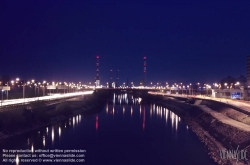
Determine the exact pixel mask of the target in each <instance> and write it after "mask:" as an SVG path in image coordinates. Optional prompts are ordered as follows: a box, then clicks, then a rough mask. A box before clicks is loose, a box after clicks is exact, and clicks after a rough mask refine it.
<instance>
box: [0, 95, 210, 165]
mask: <svg viewBox="0 0 250 165" xmlns="http://www.w3.org/2000/svg"><path fill="white" fill-rule="evenodd" d="M0 145H1V148H2V149H6V150H12V149H18V150H19V149H23V150H25V149H28V150H31V151H32V152H33V154H36V153H34V151H35V150H38V149H41V150H54V149H58V150H62V151H63V150H78V151H80V150H81V151H83V150H84V151H83V152H84V153H80V155H84V157H81V158H83V160H84V163H74V164H86V165H100V164H107V165H153V164H155V165H168V164H170V165H172V164H179V165H181V164H192V165H196V164H197V165H200V164H206V165H209V164H215V163H213V161H212V159H210V158H209V156H208V154H207V151H206V149H205V147H204V144H203V143H201V142H200V141H199V139H198V138H197V137H196V135H195V134H194V133H193V132H192V131H191V130H190V129H189V128H188V126H187V125H186V124H185V123H184V122H183V121H182V119H181V118H180V117H179V116H177V115H176V114H175V113H173V112H171V110H169V109H166V108H163V107H161V106H158V105H156V104H154V103H142V102H141V99H140V98H135V97H133V96H132V95H129V94H126V93H123V94H114V95H113V98H111V99H110V100H109V101H108V102H107V103H106V105H105V106H104V107H103V108H102V109H100V111H99V112H96V113H94V114H91V115H84V114H79V115H76V116H74V117H71V118H70V119H68V120H66V121H63V122H60V123H58V124H56V125H53V126H50V127H47V128H42V129H40V130H36V131H33V132H29V133H26V134H23V135H20V136H16V137H13V138H11V139H7V140H5V141H4V142H2V143H1V144H0ZM72 152H73V151H72ZM72 152H71V153H72ZM1 154H2V153H1ZM40 154H41V153H40ZM44 154H46V153H44ZM50 154H51V153H50ZM36 156H37V158H38V162H39V161H43V159H45V157H41V159H40V158H39V154H36ZM20 159H21V157H20V158H18V160H19V163H18V164H29V165H31V164H37V163H38V162H33V163H32V162H29V163H22V162H20ZM46 159H51V160H53V161H54V160H55V159H56V158H55V157H53V158H52V157H46ZM15 160H16V159H15ZM13 164H17V163H13ZM39 164H50V165H51V164H54V163H53V162H49V163H46V162H43V163H39ZM56 164H60V163H56ZM64 164H72V163H64Z"/></svg>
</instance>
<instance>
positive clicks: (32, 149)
mask: <svg viewBox="0 0 250 165" xmlns="http://www.w3.org/2000/svg"><path fill="white" fill-rule="evenodd" d="M31 152H34V146H33V144H32V145H31Z"/></svg>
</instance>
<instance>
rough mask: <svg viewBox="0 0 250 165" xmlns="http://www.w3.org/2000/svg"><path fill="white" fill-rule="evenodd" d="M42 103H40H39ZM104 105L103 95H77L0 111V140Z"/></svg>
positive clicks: (95, 109)
mask: <svg viewBox="0 0 250 165" xmlns="http://www.w3.org/2000/svg"><path fill="white" fill-rule="evenodd" d="M39 104H40V103H39ZM103 105H104V100H103V95H100V94H92V95H89V96H84V99H83V98H81V97H75V99H69V100H65V101H64V102H61V103H56V104H53V105H50V104H49V102H46V104H45V103H43V104H40V105H39V106H38V105H36V106H34V107H35V108H34V107H32V108H29V109H27V108H26V107H27V106H22V107H20V108H19V109H12V110H10V111H4V112H1V113H0V140H1V141H2V140H4V139H6V138H10V137H13V136H16V135H19V134H22V133H25V132H29V131H33V130H36V129H39V128H42V127H46V126H49V125H53V124H56V123H57V122H60V121H62V120H66V119H68V118H69V117H72V116H74V115H77V114H83V116H89V115H93V114H94V113H98V112H99V110H100V109H102V106H103Z"/></svg>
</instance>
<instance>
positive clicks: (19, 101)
mask: <svg viewBox="0 0 250 165" xmlns="http://www.w3.org/2000/svg"><path fill="white" fill-rule="evenodd" d="M92 93H93V91H85V92H75V93H66V94H54V95H52V96H41V97H32V98H22V99H11V100H3V101H1V104H0V107H1V106H6V105H15V104H23V103H25V104H26V103H30V102H34V101H38V100H54V99H60V98H66V97H72V96H81V95H89V94H92Z"/></svg>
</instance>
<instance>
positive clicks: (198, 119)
mask: <svg viewBox="0 0 250 165" xmlns="http://www.w3.org/2000/svg"><path fill="white" fill-rule="evenodd" d="M157 98H158V99H157V100H158V104H160V105H162V106H164V107H166V108H168V109H170V110H171V111H173V112H175V113H176V114H177V115H179V116H180V117H181V118H183V119H184V121H185V122H186V123H187V125H188V126H189V127H190V128H191V129H192V131H193V132H194V133H196V135H197V136H198V137H199V139H200V140H201V141H202V142H204V143H205V144H206V146H207V147H208V150H209V155H210V156H211V157H212V158H213V160H214V161H215V162H217V163H218V164H235V163H236V160H233V159H221V157H220V150H223V149H227V150H236V149H237V147H238V146H239V150H242V149H250V147H249V145H250V132H249V131H243V130H242V129H239V128H236V127H233V126H231V125H229V124H225V123H223V122H221V121H219V120H218V119H216V118H215V117H214V116H212V115H210V114H209V113H207V112H206V111H204V110H203V108H202V107H204V106H205V105H204V104H207V105H208V104H209V105H210V107H212V106H213V104H212V103H211V102H209V103H208V102H204V103H202V101H200V102H199V103H197V101H196V100H194V99H192V100H191V99H183V98H182V99H178V98H177V99H176V98H170V97H159V96H157ZM195 104H197V105H195ZM199 104H203V105H199ZM216 107H217V109H216V110H217V112H219V111H220V110H221V109H224V111H225V107H223V105H220V107H219V106H218V105H216ZM220 108H221V109H220ZM240 113H241V112H240ZM249 153H250V151H249V152H247V158H248V159H249V158H250V154H249ZM248 161H249V160H248ZM237 164H250V163H249V162H247V160H244V161H239V162H238V163H237Z"/></svg>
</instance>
